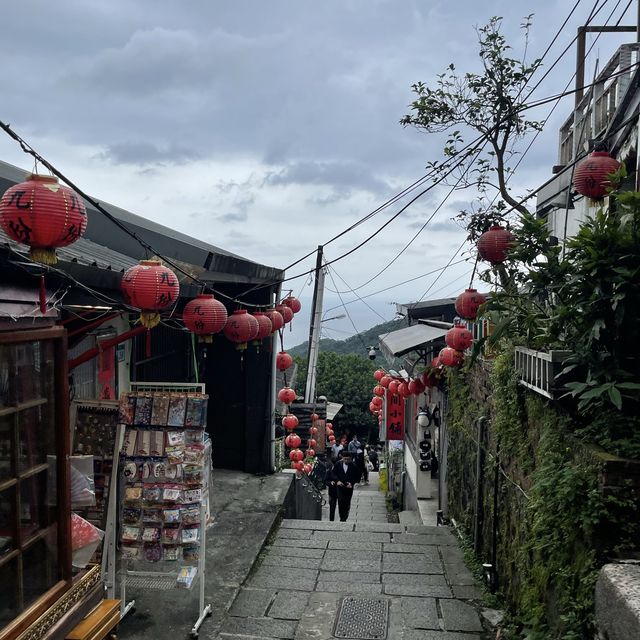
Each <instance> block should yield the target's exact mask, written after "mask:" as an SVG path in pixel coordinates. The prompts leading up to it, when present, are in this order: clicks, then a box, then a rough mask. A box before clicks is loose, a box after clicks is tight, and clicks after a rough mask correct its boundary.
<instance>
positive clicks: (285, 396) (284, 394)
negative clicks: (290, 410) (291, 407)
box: [278, 387, 296, 404]
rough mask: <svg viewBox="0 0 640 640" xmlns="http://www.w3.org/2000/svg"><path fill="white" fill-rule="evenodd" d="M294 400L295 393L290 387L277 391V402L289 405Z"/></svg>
mask: <svg viewBox="0 0 640 640" xmlns="http://www.w3.org/2000/svg"><path fill="white" fill-rule="evenodd" d="M295 399H296V392H295V391H294V390H293V389H292V388H291V387H282V389H280V391H278V400H280V402H282V403H283V404H291V403H292V402H293V401H294V400H295Z"/></svg>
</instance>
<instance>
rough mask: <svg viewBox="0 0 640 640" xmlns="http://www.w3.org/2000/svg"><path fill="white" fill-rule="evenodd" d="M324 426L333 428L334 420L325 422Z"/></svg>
mask: <svg viewBox="0 0 640 640" xmlns="http://www.w3.org/2000/svg"><path fill="white" fill-rule="evenodd" d="M324 426H325V428H327V429H333V422H327V423H325V425H324Z"/></svg>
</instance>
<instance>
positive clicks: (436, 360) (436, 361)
mask: <svg viewBox="0 0 640 640" xmlns="http://www.w3.org/2000/svg"><path fill="white" fill-rule="evenodd" d="M441 366H442V360H440V356H436V357H435V358H433V360H431V368H432V369H437V368H438V367H441Z"/></svg>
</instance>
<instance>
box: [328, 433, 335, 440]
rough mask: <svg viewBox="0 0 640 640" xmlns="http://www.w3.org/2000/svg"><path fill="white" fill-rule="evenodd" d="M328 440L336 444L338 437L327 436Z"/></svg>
mask: <svg viewBox="0 0 640 640" xmlns="http://www.w3.org/2000/svg"><path fill="white" fill-rule="evenodd" d="M327 439H328V440H329V442H335V441H336V437H335V436H334V435H333V434H331V435H330V436H327Z"/></svg>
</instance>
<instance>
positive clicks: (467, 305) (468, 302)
mask: <svg viewBox="0 0 640 640" xmlns="http://www.w3.org/2000/svg"><path fill="white" fill-rule="evenodd" d="M486 301H487V299H486V298H485V297H484V296H483V295H482V294H481V293H478V292H477V291H476V290H475V289H466V290H465V291H464V292H463V293H461V294H460V295H459V296H458V297H457V298H456V302H455V305H454V306H455V308H456V313H457V314H458V315H459V316H462V317H463V318H466V319H467V320H475V319H476V316H477V315H478V309H479V308H480V307H481V306H482V305H483V304H484V303H485V302H486Z"/></svg>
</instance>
